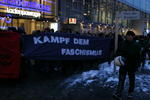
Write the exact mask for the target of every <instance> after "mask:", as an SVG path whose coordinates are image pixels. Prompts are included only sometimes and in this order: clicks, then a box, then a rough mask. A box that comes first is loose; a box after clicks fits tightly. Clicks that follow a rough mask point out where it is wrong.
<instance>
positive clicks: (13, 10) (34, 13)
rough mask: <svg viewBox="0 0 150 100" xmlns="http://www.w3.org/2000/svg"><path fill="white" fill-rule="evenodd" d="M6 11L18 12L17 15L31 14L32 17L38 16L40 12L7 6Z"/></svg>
mask: <svg viewBox="0 0 150 100" xmlns="http://www.w3.org/2000/svg"><path fill="white" fill-rule="evenodd" d="M7 13H12V14H19V15H22V16H23V15H26V16H33V17H40V16H41V13H37V12H31V11H23V10H17V9H9V8H7Z"/></svg>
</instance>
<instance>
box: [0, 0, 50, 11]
mask: <svg viewBox="0 0 150 100" xmlns="http://www.w3.org/2000/svg"><path fill="white" fill-rule="evenodd" d="M0 5H3V6H9V7H15V8H22V9H26V10H32V11H41V12H46V13H51V6H50V5H44V4H40V3H38V2H35V1H26V0H0Z"/></svg>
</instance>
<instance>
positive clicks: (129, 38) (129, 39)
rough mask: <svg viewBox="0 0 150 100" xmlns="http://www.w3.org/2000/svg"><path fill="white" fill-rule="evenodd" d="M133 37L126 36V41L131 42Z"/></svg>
mask: <svg viewBox="0 0 150 100" xmlns="http://www.w3.org/2000/svg"><path fill="white" fill-rule="evenodd" d="M133 38H134V37H133V36H132V35H126V39H127V40H128V41H132V40H133Z"/></svg>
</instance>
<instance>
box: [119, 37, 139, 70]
mask: <svg viewBox="0 0 150 100" xmlns="http://www.w3.org/2000/svg"><path fill="white" fill-rule="evenodd" d="M117 55H119V56H122V57H124V58H125V67H129V68H128V69H135V70H136V69H137V68H138V67H139V66H140V59H141V58H140V57H141V55H140V46H139V44H138V43H136V42H135V41H132V42H130V41H127V40H125V41H123V42H122V43H121V44H120V46H119V48H118V51H117Z"/></svg>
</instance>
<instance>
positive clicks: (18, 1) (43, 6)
mask: <svg viewBox="0 0 150 100" xmlns="http://www.w3.org/2000/svg"><path fill="white" fill-rule="evenodd" d="M56 4H57V2H56V0H0V5H1V6H0V27H1V28H3V27H16V28H17V27H19V26H20V25H21V24H22V23H23V24H24V26H25V31H26V33H27V34H31V33H32V31H34V30H43V29H44V28H46V27H50V24H51V23H52V22H56Z"/></svg>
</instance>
